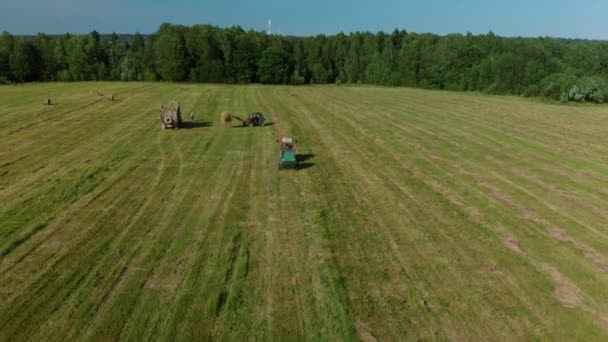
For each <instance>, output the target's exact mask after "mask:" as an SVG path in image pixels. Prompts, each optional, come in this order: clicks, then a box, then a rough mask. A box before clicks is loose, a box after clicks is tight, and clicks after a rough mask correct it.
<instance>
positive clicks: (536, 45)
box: [0, 24, 608, 102]
mask: <svg viewBox="0 0 608 342" xmlns="http://www.w3.org/2000/svg"><path fill="white" fill-rule="evenodd" d="M607 78H608V42H595V41H575V40H560V39H553V38H502V37H498V36H496V35H494V34H492V33H489V34H486V35H471V34H467V35H460V34H453V35H447V36H437V35H432V34H415V33H408V32H406V31H402V30H395V31H394V32H393V33H391V34H386V33H383V32H380V33H377V34H372V33H360V32H356V33H351V34H349V35H345V34H342V33H341V34H338V35H335V36H324V35H318V36H315V37H288V36H277V35H267V34H265V33H263V32H255V31H244V30H243V29H241V28H240V27H232V28H227V29H222V28H218V27H213V26H208V25H195V26H193V27H185V26H179V25H171V24H163V25H161V27H160V29H159V31H158V32H157V33H156V34H153V35H149V36H146V37H144V36H142V35H140V34H136V35H134V36H130V37H128V38H124V37H119V36H118V35H116V34H113V35H111V36H109V37H108V38H102V37H100V35H99V34H98V33H97V32H92V33H90V34H88V35H70V34H66V35H64V36H61V37H50V36H48V35H45V34H39V35H38V36H36V37H13V36H12V35H10V34H9V33H7V32H4V33H3V34H2V36H1V37H0V83H2V82H4V83H8V82H31V81H82V80H121V81H135V80H139V81H156V80H164V81H180V82H181V81H186V82H215V83H252V82H260V83H266V84H309V83H313V84H326V83H336V84H347V83H365V84H376V85H389V86H409V87H420V88H429V89H448V90H461V91H481V92H487V93H492V94H513V95H524V96H543V97H547V98H551V99H555V100H561V101H579V102H582V101H589V102H603V101H604V99H605V97H606V96H607V95H608V87H607V82H606V79H607Z"/></svg>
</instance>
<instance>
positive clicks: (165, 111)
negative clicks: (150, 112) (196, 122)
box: [160, 102, 182, 129]
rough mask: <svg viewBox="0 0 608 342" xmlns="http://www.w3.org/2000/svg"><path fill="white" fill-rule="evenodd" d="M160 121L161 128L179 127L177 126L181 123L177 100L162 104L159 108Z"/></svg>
mask: <svg viewBox="0 0 608 342" xmlns="http://www.w3.org/2000/svg"><path fill="white" fill-rule="evenodd" d="M160 121H161V127H162V129H167V128H173V129H179V126H180V125H181V124H182V112H181V108H180V105H179V102H171V103H169V104H168V105H163V106H162V107H161V109H160Z"/></svg>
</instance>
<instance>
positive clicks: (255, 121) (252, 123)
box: [234, 112, 266, 127]
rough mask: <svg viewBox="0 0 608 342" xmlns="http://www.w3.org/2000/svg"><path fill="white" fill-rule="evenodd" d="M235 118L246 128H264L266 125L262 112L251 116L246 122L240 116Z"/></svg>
mask: <svg viewBox="0 0 608 342" xmlns="http://www.w3.org/2000/svg"><path fill="white" fill-rule="evenodd" d="M234 118H235V119H237V120H239V121H240V122H241V123H243V126H244V127H256V126H259V127H264V125H265V124H266V118H265V117H264V114H262V113H260V112H255V113H253V114H251V115H249V116H248V117H247V118H246V119H245V120H243V119H241V118H240V117H238V116H234Z"/></svg>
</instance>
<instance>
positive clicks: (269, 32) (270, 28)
mask: <svg viewBox="0 0 608 342" xmlns="http://www.w3.org/2000/svg"><path fill="white" fill-rule="evenodd" d="M271 34H272V19H268V35H271Z"/></svg>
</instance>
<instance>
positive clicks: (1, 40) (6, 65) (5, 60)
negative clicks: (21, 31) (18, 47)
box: [0, 31, 15, 81]
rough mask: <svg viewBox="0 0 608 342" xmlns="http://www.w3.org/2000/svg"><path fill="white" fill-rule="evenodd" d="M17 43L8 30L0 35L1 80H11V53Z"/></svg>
mask: <svg viewBox="0 0 608 342" xmlns="http://www.w3.org/2000/svg"><path fill="white" fill-rule="evenodd" d="M14 45H15V38H14V37H13V36H12V35H11V34H10V33H8V32H6V31H4V32H2V35H1V36H0V81H1V80H2V79H5V80H11V79H12V78H13V77H12V74H11V64H10V59H11V54H12V53H13V48H14Z"/></svg>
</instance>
